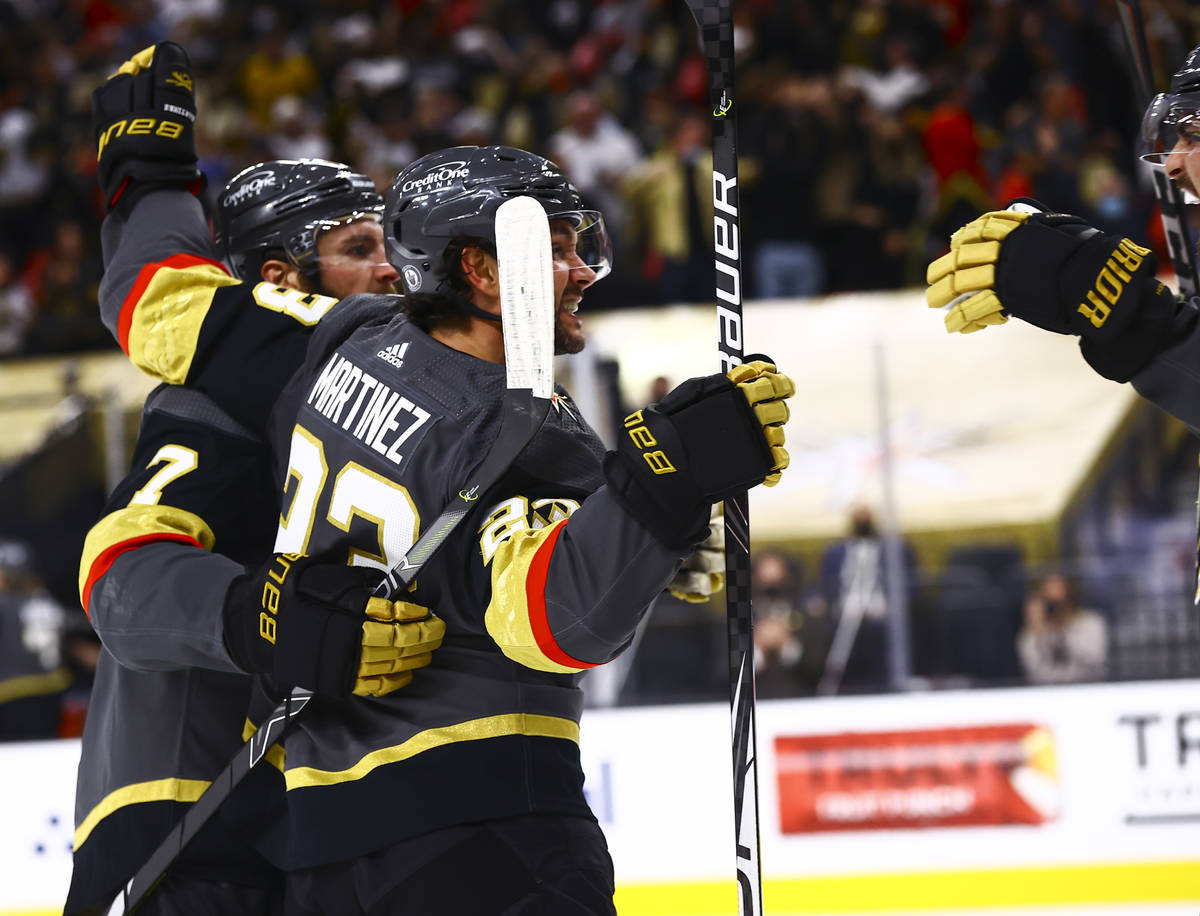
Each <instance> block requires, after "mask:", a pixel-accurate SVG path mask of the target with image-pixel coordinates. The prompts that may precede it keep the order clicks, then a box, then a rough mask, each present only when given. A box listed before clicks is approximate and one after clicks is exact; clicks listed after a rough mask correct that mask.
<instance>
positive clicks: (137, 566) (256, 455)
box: [79, 386, 277, 671]
mask: <svg viewBox="0 0 1200 916" xmlns="http://www.w3.org/2000/svg"><path fill="white" fill-rule="evenodd" d="M266 454H267V453H266V447H265V444H264V443H263V441H262V440H261V439H260V438H259V437H257V436H256V435H254V434H253V433H251V432H250V431H249V430H247V429H245V428H244V427H243V426H241V425H240V424H238V423H237V422H236V421H235V420H233V419H232V418H231V417H229V416H228V415H227V414H225V413H224V412H222V411H220V410H219V409H218V408H217V407H216V406H215V405H214V404H213V403H212V402H211V401H210V400H209V399H207V398H206V397H204V396H203V395H201V394H199V393H197V392H194V391H189V390H187V389H184V388H176V387H170V386H160V387H159V388H158V389H156V390H155V392H154V393H152V395H151V397H150V398H149V399H148V400H147V404H146V409H145V411H144V413H143V417H142V431H141V434H140V436H139V439H138V444H137V447H136V450H135V453H134V459H133V465H132V470H131V471H130V473H129V475H128V476H127V477H126V478H125V479H124V480H122V481H121V483H120V484H119V485H118V486H117V487H116V489H115V490H114V492H113V495H112V496H111V497H110V499H109V501H108V504H107V505H106V507H105V510H104V514H103V516H102V518H101V519H100V521H99V522H97V523H96V524H95V525H94V526H93V527H92V529H91V530H90V531H89V532H88V535H87V538H86V540H85V542H84V550H83V556H82V558H81V561H80V571H79V590H80V600H81V602H82V604H83V607H84V610H85V611H86V612H87V614H88V616H89V618H90V619H91V621H92V625H93V626H94V627H95V629H96V632H97V633H98V634H99V635H100V638H101V640H102V641H103V642H104V645H105V647H106V648H107V649H108V650H109V651H110V652H111V653H112V654H113V655H114V656H115V657H116V658H117V660H118V661H120V662H121V663H122V664H123V665H125V666H127V667H130V668H134V669H140V670H167V669H173V668H183V667H205V668H213V669H216V670H223V671H237V670H238V669H237V667H236V666H235V665H234V664H233V662H232V660H231V659H230V658H229V655H228V653H227V652H226V650H225V646H224V642H223V639H222V634H221V608H222V604H223V599H224V595H225V592H226V590H227V589H228V587H229V584H230V582H231V581H232V580H233V578H234V577H236V576H238V575H240V574H241V573H242V572H243V568H244V567H243V563H245V562H248V561H252V560H256V559H257V558H260V557H262V556H263V555H265V553H266V552H267V551H269V549H270V537H271V532H272V530H273V528H274V524H275V520H276V518H277V512H275V509H274V507H275V502H274V492H273V490H272V489H271V485H270V476H269V464H268V460H267V457H266Z"/></svg>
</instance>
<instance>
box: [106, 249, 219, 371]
mask: <svg viewBox="0 0 1200 916" xmlns="http://www.w3.org/2000/svg"><path fill="white" fill-rule="evenodd" d="M240 282H241V281H240V280H238V279H236V278H235V277H231V276H229V274H228V273H226V272H225V270H224V268H223V267H221V265H220V264H219V263H217V262H215V261H210V260H207V259H202V258H198V257H195V256H189V255H175V256H174V257H171V258H168V259H167V260H165V261H159V262H157V263H155V264H147V265H146V266H145V267H143V268H142V271H141V273H140V274H139V275H138V279H137V281H136V282H135V283H134V286H133V289H131V290H130V292H129V295H128V296H127V297H126V299H125V302H124V304H123V305H122V306H121V315H120V324H119V332H118V333H119V339H120V342H121V345H122V347H123V348H124V350H125V352H126V353H128V354H129V358H130V360H131V361H132V362H133V363H134V365H136V366H137V367H138V368H139V369H141V370H142V371H143V372H147V373H149V374H150V375H153V376H155V377H156V378H160V379H162V380H163V381H165V382H170V383H172V384H175V385H180V384H183V382H184V381H186V380H187V376H188V372H189V371H190V370H191V367H192V358H193V357H194V356H195V355H196V344H197V342H198V341H199V339H200V328H201V326H202V325H203V324H204V319H205V318H206V317H207V316H208V310H209V308H210V307H211V306H212V300H213V295H214V294H215V293H216V291H217V290H218V289H220V288H221V287H222V286H232V285H233V284H235V283H240Z"/></svg>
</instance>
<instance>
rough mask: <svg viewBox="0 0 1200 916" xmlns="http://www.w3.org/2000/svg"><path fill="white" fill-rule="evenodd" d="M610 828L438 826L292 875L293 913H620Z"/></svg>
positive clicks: (559, 821) (533, 818)
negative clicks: (608, 836)
mask: <svg viewBox="0 0 1200 916" xmlns="http://www.w3.org/2000/svg"><path fill="white" fill-rule="evenodd" d="M612 898H613V866H612V859H611V858H610V857H609V854H608V845H607V844H606V843H605V841H604V834H603V833H601V831H600V828H599V826H597V825H596V824H595V823H594V822H592V821H590V820H587V819H585V818H579V817H556V816H550V815H544V816H538V815H527V816H523V817H516V818H509V819H507V820H498V821H486V822H483V823H479V824H470V825H466V826H461V827H452V828H449V829H446V830H439V831H436V832H435V833H431V834H426V835H425V836H420V837H416V838H414V839H410V840H405V841H403V842H401V843H398V844H396V845H394V846H389V847H387V848H386V849H383V850H380V851H379V852H376V853H373V854H371V855H369V856H364V857H362V858H360V859H354V860H351V861H348V862H337V863H334V864H332V865H322V866H318V867H316V868H309V869H304V870H301V871H298V872H293V873H292V874H290V875H289V876H288V881H287V900H286V904H285V909H286V913H287V916H333V914H337V916H616V909H615V908H614V906H613V900H612Z"/></svg>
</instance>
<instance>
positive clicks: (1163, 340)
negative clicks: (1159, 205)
mask: <svg viewBox="0 0 1200 916" xmlns="http://www.w3.org/2000/svg"><path fill="white" fill-rule="evenodd" d="M1030 203H1031V204H1032V203H1035V202H1030ZM1038 206H1040V205H1038ZM1157 267H1158V260H1157V258H1155V256H1154V254H1153V253H1152V252H1151V251H1150V250H1149V249H1146V248H1142V247H1141V246H1139V245H1136V244H1134V243H1133V242H1132V241H1130V240H1129V239H1126V238H1121V237H1120V236H1116V235H1106V234H1104V233H1102V232H1100V230H1098V229H1095V228H1093V227H1092V226H1089V225H1088V224H1087V223H1086V222H1084V221H1083V220H1082V219H1079V218H1078V217H1075V216H1068V215H1066V214H1062V213H1045V212H1042V213H1025V212H1013V211H1011V210H1000V211H994V212H991V213H985V214H983V215H982V216H980V217H979V218H977V219H975V220H973V221H972V222H970V223H968V224H967V225H965V226H963V227H962V228H961V229H959V230H958V231H957V232H955V233H954V235H952V236H951V237H950V251H949V252H948V253H947V254H945V255H942V257H940V258H938V259H937V260H936V261H934V262H933V263H932V264H930V265H929V269H928V271H927V274H926V279H927V281H928V283H929V288H928V289H927V290H926V292H925V299H926V301H927V302H928V303H929V306H930V307H931V308H942V307H945V306H950V308H949V310H948V311H947V313H946V318H945V321H946V330H947V331H949V332H951V333H954V332H956V331H957V332H961V333H963V334H969V333H971V332H973V331H978V330H981V329H983V328H985V327H987V326H988V325H992V324H1003V323H1004V322H1005V321H1007V320H1008V316H1009V315H1015V316H1017V317H1018V318H1020V319H1022V320H1024V321H1027V322H1029V323H1030V324H1033V325H1036V326H1037V327H1039V328H1044V329H1045V330H1047V331H1053V332H1054V333H1056V334H1075V335H1078V336H1079V337H1080V338H1081V340H1080V349H1081V351H1082V353H1083V356H1084V358H1085V359H1086V360H1087V361H1088V363H1089V364H1090V365H1091V366H1092V368H1093V369H1095V370H1096V371H1097V372H1098V373H1100V374H1101V375H1103V376H1104V377H1106V378H1110V379H1113V380H1114V381H1118V382H1125V381H1128V380H1129V379H1130V378H1131V377H1132V376H1133V375H1134V374H1135V373H1137V371H1138V370H1139V369H1141V368H1142V367H1143V366H1145V365H1146V363H1148V362H1149V361H1150V360H1151V358H1153V357H1154V355H1155V354H1156V353H1158V352H1159V351H1160V350H1161V349H1163V348H1164V347H1165V346H1167V345H1168V344H1169V343H1170V340H1171V337H1172V334H1171V331H1172V328H1173V323H1174V320H1175V316H1176V312H1177V310H1178V300H1176V298H1175V295H1174V294H1173V293H1172V292H1171V291H1170V290H1169V289H1167V287H1165V286H1163V284H1161V283H1159V282H1158V280H1157V279H1156V278H1155V273H1156V271H1157Z"/></svg>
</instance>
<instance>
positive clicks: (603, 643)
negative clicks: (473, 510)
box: [478, 487, 683, 674]
mask: <svg viewBox="0 0 1200 916" xmlns="http://www.w3.org/2000/svg"><path fill="white" fill-rule="evenodd" d="M478 558H479V560H480V561H481V562H483V563H484V564H485V565H489V566H490V570H491V585H492V592H491V598H490V601H489V603H488V607H487V611H486V613H485V615H484V623H485V625H486V627H487V631H488V633H489V635H490V636H491V637H492V639H493V640H494V641H495V642H496V644H497V645H498V646H499V647H500V650H501V651H502V652H503V653H504V654H505V655H506V656H508V657H509V658H511V659H513V660H514V661H516V662H519V663H520V664H522V665H524V666H526V667H528V668H534V669H537V670H540V671H551V672H556V673H560V674H574V673H578V672H580V671H582V670H585V669H587V668H593V667H595V666H597V665H601V664H604V663H605V662H608V661H611V660H612V659H613V658H615V657H616V656H617V655H619V654H620V653H621V652H622V651H623V650H624V649H625V648H626V647H627V646H628V645H629V643H630V642H631V641H632V639H633V635H634V631H635V629H636V628H637V625H638V622H639V621H640V620H641V619H642V617H643V616H645V614H646V613H647V612H648V611H649V609H650V607H651V605H652V604H653V603H654V599H655V598H656V597H657V596H658V595H659V593H661V592H662V590H663V589H664V588H665V587H666V584H667V583H668V582H669V581H670V580H671V577H672V576H674V575H675V573H676V572H677V571H678V569H679V565H680V563H681V562H682V560H683V558H682V557H681V556H680V555H679V554H678V553H677V552H675V551H672V550H670V549H669V548H667V547H666V546H664V545H663V544H662V543H661V542H660V541H659V540H658V539H656V538H655V537H653V536H652V535H651V534H650V533H649V532H648V531H646V530H645V529H644V528H643V527H642V526H641V525H640V524H638V523H637V522H636V521H635V520H634V519H633V517H632V516H631V515H629V513H627V512H626V511H625V510H624V509H622V508H621V506H620V505H619V504H618V503H617V501H616V500H615V499H614V498H613V497H612V495H611V494H610V493H609V491H608V488H607V487H601V488H600V489H599V490H597V491H596V492H595V493H593V494H592V495H591V496H589V497H588V498H587V499H586V500H584V501H583V503H582V504H580V503H578V502H576V501H575V500H573V499H569V498H555V497H542V498H528V497H525V496H515V497H511V498H509V499H506V500H503V501H502V502H500V503H499V504H497V505H496V506H495V507H494V508H493V509H492V511H491V512H490V514H489V515H488V516H487V518H486V519H485V521H484V523H483V525H482V526H481V527H480V537H479V553H478Z"/></svg>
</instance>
